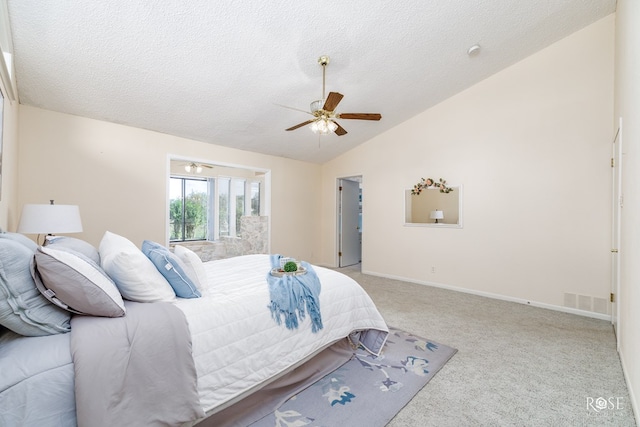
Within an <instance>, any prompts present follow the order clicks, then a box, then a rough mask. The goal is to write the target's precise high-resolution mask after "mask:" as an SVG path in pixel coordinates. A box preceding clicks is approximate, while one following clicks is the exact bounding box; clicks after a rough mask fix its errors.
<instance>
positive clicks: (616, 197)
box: [611, 117, 623, 342]
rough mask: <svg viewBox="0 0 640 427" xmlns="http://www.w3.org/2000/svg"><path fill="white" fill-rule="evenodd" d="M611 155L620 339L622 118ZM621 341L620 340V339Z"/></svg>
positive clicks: (614, 310)
mask: <svg viewBox="0 0 640 427" xmlns="http://www.w3.org/2000/svg"><path fill="white" fill-rule="evenodd" d="M612 150H613V151H612V155H611V173H612V176H613V179H612V185H613V192H612V193H613V197H612V201H611V209H612V226H611V294H612V296H613V298H611V299H612V301H611V323H612V324H613V329H614V331H615V332H616V336H617V337H619V336H620V334H619V332H618V327H619V325H618V312H619V310H618V308H619V307H620V298H619V296H620V253H619V250H620V218H621V216H622V201H623V198H622V117H621V118H620V121H619V123H618V130H617V132H616V136H615V137H614V140H613V148H612ZM618 340H619V338H618ZM618 342H619V341H618Z"/></svg>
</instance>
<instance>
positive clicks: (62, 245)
mask: <svg viewBox="0 0 640 427" xmlns="http://www.w3.org/2000/svg"><path fill="white" fill-rule="evenodd" d="M46 246H47V247H50V248H54V249H71V250H72V251H75V252H79V253H81V254H82V255H84V256H85V257H87V258H89V259H90V260H91V261H93V262H95V263H96V264H98V265H100V253H98V250H97V249H96V248H95V247H94V246H93V245H92V244H91V243H88V242H85V241H84V240H80V239H76V238H75V237H67V236H54V237H50V238H48V239H47V244H46Z"/></svg>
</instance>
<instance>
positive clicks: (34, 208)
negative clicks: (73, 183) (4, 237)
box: [17, 200, 82, 244]
mask: <svg viewBox="0 0 640 427" xmlns="http://www.w3.org/2000/svg"><path fill="white" fill-rule="evenodd" d="M17 231H18V233H23V234H38V235H40V234H45V235H47V236H52V235H53V233H81V232H82V221H81V219H80V208H79V207H78V206H77V205H55V204H53V200H50V203H49V204H48V205H35V204H33V205H31V204H28V205H24V206H23V208H22V215H20V223H19V224H18V230H17ZM46 239H47V238H46V237H45V240H44V242H43V244H46V243H47V241H46Z"/></svg>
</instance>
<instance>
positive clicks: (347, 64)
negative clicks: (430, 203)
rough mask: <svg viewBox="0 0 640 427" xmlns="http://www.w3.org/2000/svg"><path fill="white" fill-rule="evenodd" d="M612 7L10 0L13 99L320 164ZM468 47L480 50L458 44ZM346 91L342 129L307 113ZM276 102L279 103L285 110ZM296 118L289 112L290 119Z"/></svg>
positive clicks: (538, 1) (603, 2)
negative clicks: (317, 130)
mask: <svg viewBox="0 0 640 427" xmlns="http://www.w3.org/2000/svg"><path fill="white" fill-rule="evenodd" d="M615 7H616V2H615V0H441V1H424V0H405V1H397V0H367V1H364V0H353V1H340V0H325V1H308V0H281V1H277V2H242V1H232V0H226V1H210V0H191V1H180V0H142V1H131V0H110V1H97V2H91V1H82V0H31V1H24V0H8V9H9V16H10V20H11V33H12V38H13V45H14V54H15V67H16V75H17V80H18V93H19V97H20V102H21V103H22V104H26V105H32V106H36V107H41V108H45V109H49V110H54V111H59V112H63V113H69V114H74V115H79V116H85V117H90V118H94V119H99V120H106V121H110V122H115V123H122V124H126V125H130V126H135V127H139V128H144V129H151V130H154V131H158V132H162V133H167V134H171V135H176V136H180V137H185V138H190V139H194V140H198V141H203V142H207V143H212V144H217V145H223V146H229V147H235V148H239V149H243V150H250V151H255V152H259V153H265V154H272V155H276V156H283V157H288V158H294V159H299V160H303V161H309V162H315V163H323V162H325V161H327V160H330V159H332V158H334V157H336V156H338V155H340V154H341V153H344V152H346V151H348V150H350V149H352V148H354V147H355V146H357V145H359V144H361V143H363V142H365V141H367V140H369V139H371V138H372V137H375V136H376V135H378V134H380V133H381V132H384V131H386V130H388V129H390V128H392V127H394V126H396V125H398V124H399V123H401V122H403V121H405V120H407V119H409V118H410V117H412V116H415V115H416V114H418V113H420V112H422V111H424V110H426V109H428V108H429V107H431V106H433V105H435V104H437V103H439V102H441V101H443V100H444V99H446V98H448V97H450V96H452V95H454V94H456V93H458V92H460V91H462V90H464V89H465V88H468V87H470V86H472V85H473V84H475V83H477V82H479V81H481V80H483V79H485V78H487V77H488V76H490V75H492V74H494V73H496V72H498V71H500V70H501V69H503V68H505V67H507V66H509V65H511V64H514V63H515V62H517V61H519V60H521V59H523V58H525V57H527V56H529V55H531V54H533V53H535V52H536V51H538V50H540V49H542V48H544V47H546V46H549V45H550V44H552V43H554V42H555V41H558V40H560V39H562V38H564V37H566V36H568V35H570V34H571V33H573V32H575V31H577V30H579V29H581V28H583V27H585V26H587V25H589V24H591V23H593V22H595V21H597V20H598V19H600V18H603V17H605V16H606V15H608V14H610V13H613V12H614V11H615ZM475 44H478V45H480V47H481V48H480V50H479V52H477V54H474V55H468V54H467V50H468V49H469V48H470V47H471V46H472V45H475ZM321 55H329V56H330V58H331V62H330V64H329V65H328V66H327V69H326V91H327V92H329V91H336V92H340V93H342V94H344V99H343V100H342V101H341V103H340V104H339V106H338V108H337V110H336V111H340V112H358V113H360V112H363V113H369V112H371V113H380V114H382V120H380V121H378V122H376V121H361V120H338V122H339V123H340V125H342V126H343V127H344V128H345V129H346V130H347V131H348V133H347V134H346V135H344V136H337V135H334V134H331V135H327V136H322V137H318V136H317V135H315V134H313V133H312V132H310V131H309V130H307V129H306V127H302V128H299V129H297V130H294V131H290V132H285V129H286V128H289V127H291V126H294V125H296V124H298V123H300V122H304V121H306V120H308V119H309V118H310V116H309V115H308V113H306V112H308V111H309V104H310V103H311V102H312V101H314V100H317V99H320V98H321V97H322V67H321V66H320V65H319V64H318V62H317V61H318V57H320V56H321ZM286 107H289V108H286ZM298 110H301V111H298Z"/></svg>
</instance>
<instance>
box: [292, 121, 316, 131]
mask: <svg viewBox="0 0 640 427" xmlns="http://www.w3.org/2000/svg"><path fill="white" fill-rule="evenodd" d="M314 120H315V119H313V120H307V121H306V122H302V123H299V124H297V125H295V126H292V127H290V128H289V129H285V130H296V129H298V128H301V127H302V126H304V125H308V124H309V123H313V122H314Z"/></svg>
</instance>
